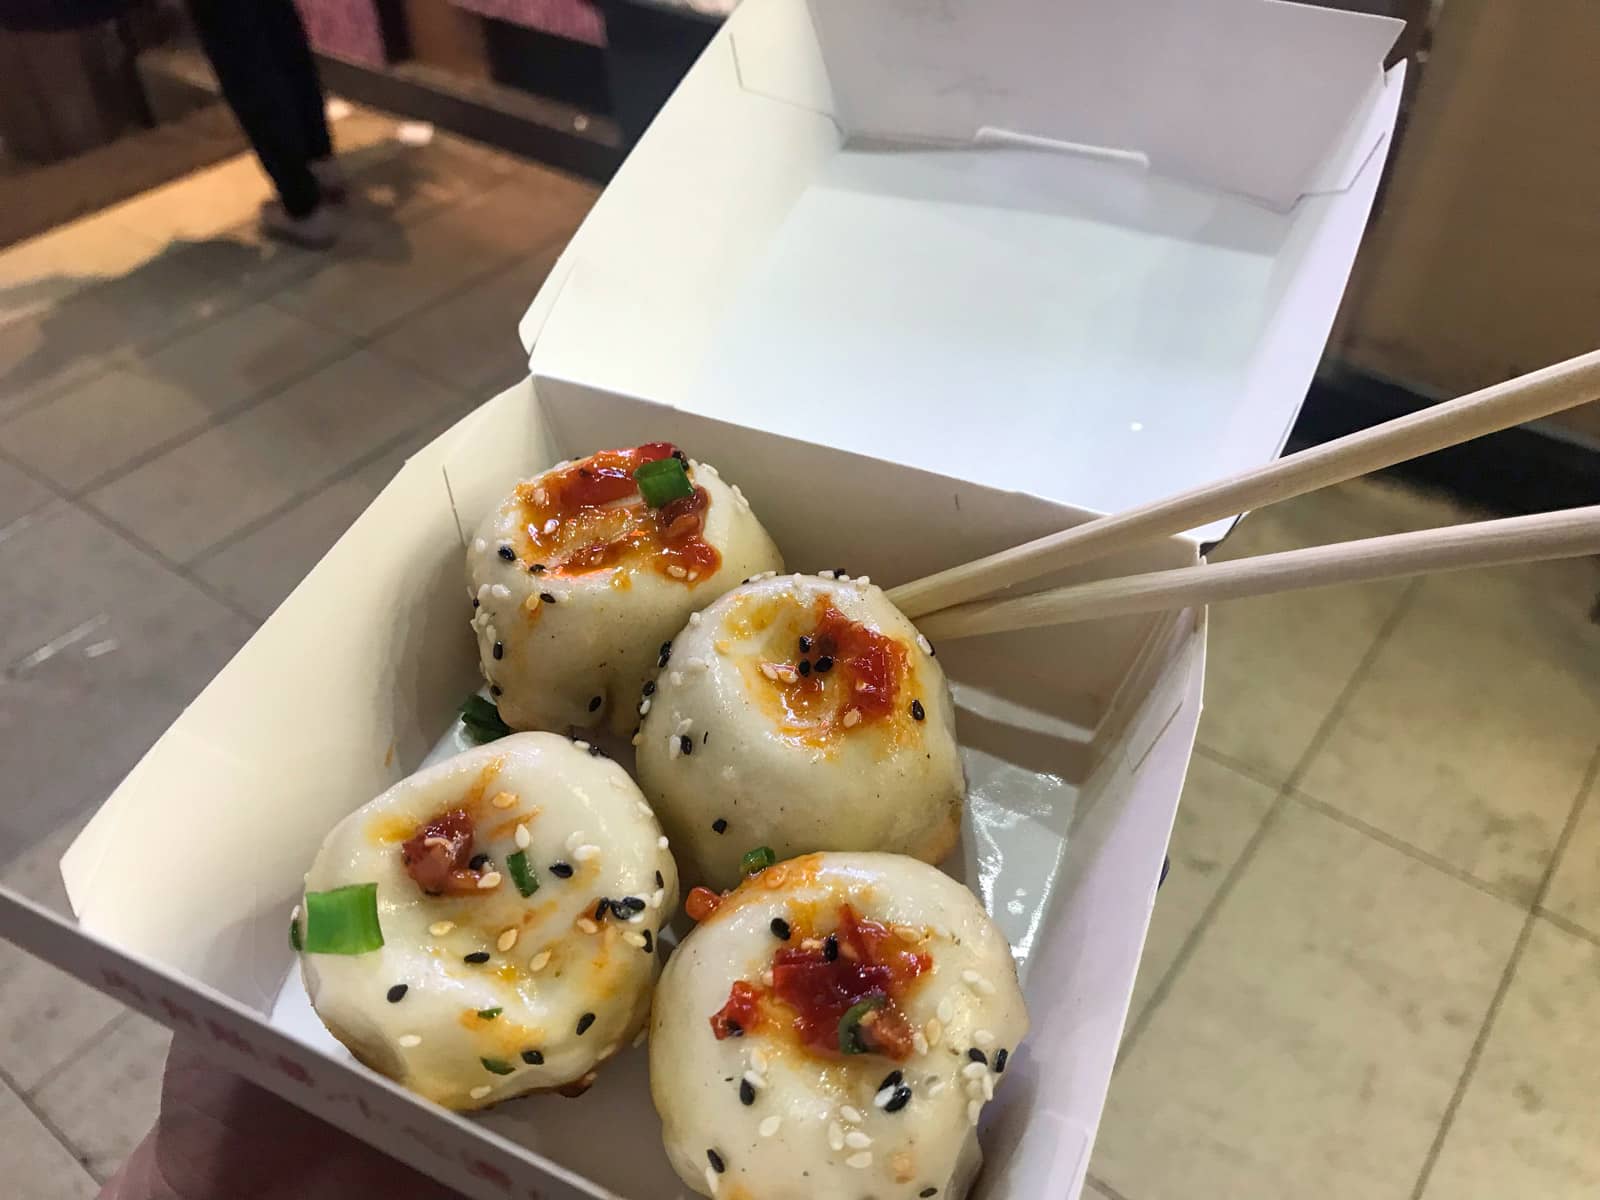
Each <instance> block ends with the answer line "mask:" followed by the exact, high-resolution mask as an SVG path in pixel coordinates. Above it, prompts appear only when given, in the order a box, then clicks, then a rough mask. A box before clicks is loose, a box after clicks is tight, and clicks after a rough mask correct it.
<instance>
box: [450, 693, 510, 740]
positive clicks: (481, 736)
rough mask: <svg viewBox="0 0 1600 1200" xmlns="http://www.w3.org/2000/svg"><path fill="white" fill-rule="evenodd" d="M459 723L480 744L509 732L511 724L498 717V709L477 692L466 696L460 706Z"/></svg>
mask: <svg viewBox="0 0 1600 1200" xmlns="http://www.w3.org/2000/svg"><path fill="white" fill-rule="evenodd" d="M461 724H462V727H463V728H465V729H466V731H467V736H468V737H469V738H471V739H472V740H473V741H474V742H476V743H478V745H480V746H481V745H483V744H484V743H485V742H492V741H495V740H496V739H498V738H503V737H505V736H506V735H507V734H509V733H510V732H511V726H509V725H507V724H506V723H505V722H504V721H502V720H501V719H500V710H499V709H498V708H496V707H495V706H494V705H493V704H492V703H490V702H489V701H488V700H485V699H484V698H483V697H482V696H480V695H478V694H477V693H473V694H472V695H470V696H468V697H467V700H466V703H465V704H463V705H462V706H461Z"/></svg>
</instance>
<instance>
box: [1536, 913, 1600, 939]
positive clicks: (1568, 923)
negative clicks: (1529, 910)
mask: <svg viewBox="0 0 1600 1200" xmlns="http://www.w3.org/2000/svg"><path fill="white" fill-rule="evenodd" d="M1533 912H1534V915H1535V916H1537V917H1540V918H1542V919H1543V920H1545V921H1547V922H1548V923H1549V924H1551V925H1554V926H1555V927H1556V928H1557V929H1559V930H1561V932H1562V933H1565V934H1570V935H1571V936H1572V937H1575V938H1577V939H1578V940H1579V941H1582V942H1588V943H1589V944H1590V945H1591V946H1600V933H1591V932H1590V931H1589V930H1587V929H1585V928H1584V927H1583V926H1582V925H1579V924H1578V923H1577V922H1576V921H1574V920H1573V919H1572V918H1571V917H1563V916H1562V915H1561V914H1560V913H1558V912H1551V911H1550V910H1549V909H1548V908H1546V907H1544V905H1542V904H1541V905H1539V906H1537V907H1536V908H1535V909H1534V910H1533Z"/></svg>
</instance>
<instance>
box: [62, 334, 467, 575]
mask: <svg viewBox="0 0 1600 1200" xmlns="http://www.w3.org/2000/svg"><path fill="white" fill-rule="evenodd" d="M461 407H462V402H461V400H460V399H459V398H458V397H457V396H455V395H454V394H452V393H449V392H447V391H445V390H444V389H443V388H441V387H439V386H438V385H437V384H435V383H432V382H431V381H429V380H426V379H423V378H422V377H421V376H419V375H417V374H416V373H415V372H413V371H411V370H409V369H408V368H406V367H403V366H401V365H399V364H398V363H393V362H390V361H389V360H388V359H385V358H381V357H379V356H378V355H376V354H373V353H371V352H369V351H365V350H359V351H357V352H356V353H354V354H352V355H349V356H348V357H345V358H342V359H339V360H338V361H336V362H334V363H332V364H330V365H329V366H327V367H324V368H322V369H321V370H319V371H317V372H316V373H315V374H313V375H310V376H308V377H307V378H305V379H303V380H301V381H299V382H298V383H296V384H294V385H292V386H291V387H289V388H287V389H286V390H285V391H283V392H281V393H279V394H278V395H275V396H272V397H270V398H268V399H267V400H264V401H262V402H261V403H259V404H256V405H254V406H253V407H251V408H249V409H247V410H246V411H245V412H243V413H240V414H239V415H237V416H235V417H232V418H230V419H228V420H227V421H224V422H223V423H222V424H220V425H216V426H213V427H212V428H210V429H208V430H206V431H205V432H203V433H201V434H199V435H198V436H197V437H195V438H193V439H191V440H190V441H187V442H185V443H184V444H183V445H181V446H178V447H175V448H174V449H172V450H169V451H167V452H166V453H165V454H162V455H160V456H159V457H157V458H154V459H152V460H151V461H149V462H147V463H145V464H144V465H142V466H140V467H138V468H136V469H135V470H133V471H131V472H129V473H128V474H127V475H124V476H123V477H122V478H120V479H118V480H116V481H115V482H113V483H111V484H109V485H108V486H106V487H103V488H100V489H98V490H97V491H95V492H92V493H90V494H89V497H88V500H89V503H91V504H92V505H94V506H95V507H96V508H98V509H100V510H101V511H102V512H105V513H107V514H108V515H111V516H112V517H114V518H115V519H116V520H117V521H118V522H119V523H120V524H122V525H124V526H125V527H126V528H128V529H130V530H132V531H133V532H134V533H135V534H137V535H138V536H139V537H140V538H142V539H144V540H145V541H146V542H147V543H149V544H150V545H152V546H154V547H155V548H156V549H157V550H158V551H160V552H161V553H162V554H164V555H166V556H167V557H169V558H171V559H173V560H174V561H178V562H188V561H190V560H191V559H194V558H195V557H197V556H198V555H200V554H202V553H203V552H204V551H206V550H207V549H208V548H210V547H211V546H214V545H216V544H217V543H218V542H220V541H222V540H223V539H225V538H228V537H231V536H233V535H234V534H236V533H238V532H240V531H241V530H242V529H244V528H245V527H246V526H248V525H249V524H251V523H252V522H254V521H257V520H260V519H263V518H265V517H268V516H270V515H271V514H272V513H273V511H274V510H275V509H277V508H279V507H281V506H283V505H285V504H288V503H290V502H292V501H294V500H295V499H296V498H297V497H299V496H302V495H305V494H308V493H309V492H311V491H313V490H315V489H316V488H317V487H319V486H320V485H321V484H323V483H325V482H327V481H328V480H330V479H332V478H334V477H335V476H336V475H338V474H339V472H340V471H341V470H343V469H344V468H346V467H348V466H350V465H351V464H352V463H354V462H356V461H358V460H360V459H361V458H362V457H364V456H365V455H367V454H369V453H371V452H372V451H373V450H374V449H375V448H377V447H380V446H382V445H384V444H385V443H386V442H389V441H390V440H392V439H395V438H398V437H400V436H402V435H403V434H405V433H408V432H410V431H411V430H414V429H417V428H419V427H421V426H422V425H423V424H425V423H426V422H428V421H430V420H437V419H440V417H441V416H442V415H443V414H447V413H450V412H454V411H459V410H460V408H461Z"/></svg>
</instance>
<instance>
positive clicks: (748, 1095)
mask: <svg viewBox="0 0 1600 1200" xmlns="http://www.w3.org/2000/svg"><path fill="white" fill-rule="evenodd" d="M755 1102H756V1089H755V1088H753V1087H751V1086H750V1081H749V1080H748V1079H741V1080H739V1103H740V1104H743V1105H744V1106H745V1107H746V1108H748V1107H749V1106H750V1105H752V1104H754V1103H755Z"/></svg>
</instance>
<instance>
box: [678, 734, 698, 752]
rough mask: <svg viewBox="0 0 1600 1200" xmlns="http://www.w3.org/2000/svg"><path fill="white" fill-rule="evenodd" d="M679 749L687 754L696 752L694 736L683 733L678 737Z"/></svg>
mask: <svg viewBox="0 0 1600 1200" xmlns="http://www.w3.org/2000/svg"><path fill="white" fill-rule="evenodd" d="M678 749H679V750H682V751H683V752H684V753H685V754H693V753H694V739H693V738H692V737H690V736H689V735H688V734H687V733H685V734H683V735H681V736H680V737H679V738H678Z"/></svg>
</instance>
